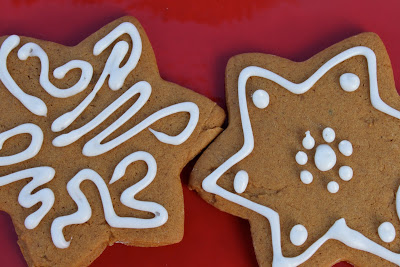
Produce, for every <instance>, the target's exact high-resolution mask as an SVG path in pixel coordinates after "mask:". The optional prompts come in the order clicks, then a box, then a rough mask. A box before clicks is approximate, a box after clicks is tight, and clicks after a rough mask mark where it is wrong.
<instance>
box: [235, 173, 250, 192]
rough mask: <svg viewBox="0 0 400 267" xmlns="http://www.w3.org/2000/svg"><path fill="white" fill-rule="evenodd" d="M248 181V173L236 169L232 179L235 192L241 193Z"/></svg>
mask: <svg viewBox="0 0 400 267" xmlns="http://www.w3.org/2000/svg"><path fill="white" fill-rule="evenodd" d="M248 183H249V174H248V173H247V172H246V171H244V170H241V171H238V172H237V173H236V175H235V179H234V180H233V188H234V189H235V191H236V193H238V194H241V193H243V192H244V190H246V187H247V184H248Z"/></svg>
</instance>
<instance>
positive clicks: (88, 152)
mask: <svg viewBox="0 0 400 267" xmlns="http://www.w3.org/2000/svg"><path fill="white" fill-rule="evenodd" d="M138 93H140V96H139V98H138V100H137V101H136V102H135V103H134V104H133V105H132V106H131V107H130V108H129V109H128V110H127V111H126V112H125V113H124V114H123V115H122V116H121V117H119V118H118V119H117V120H116V121H115V122H113V123H112V124H111V125H110V126H108V127H107V128H106V129H105V130H103V131H102V132H101V133H99V134H98V135H97V136H95V137H94V138H92V139H91V140H89V141H88V142H87V143H86V144H85V146H84V147H83V154H84V155H85V156H97V155H100V154H103V153H105V152H107V151H110V150H111V149H113V148H115V147H117V146H119V145H120V144H122V143H123V142H125V141H127V140H128V139H130V138H132V137H133V136H135V135H136V134H138V133H139V132H141V131H143V130H144V129H146V128H147V127H149V126H150V125H151V124H153V123H154V122H156V121H158V120H160V119H162V118H165V117H167V116H169V115H172V114H175V113H179V112H188V113H189V114H190V119H189V122H188V124H187V126H186V128H185V129H184V130H183V131H182V132H181V133H180V134H178V135H176V136H169V135H167V134H164V133H161V132H158V131H155V130H153V129H149V130H150V131H151V132H152V133H153V134H154V136H155V137H156V138H157V139H158V140H159V141H161V142H163V143H166V144H172V145H180V144H182V143H183V142H185V141H186V140H187V139H188V138H189V137H190V135H191V134H192V132H193V131H194V129H195V128H196V125H197V123H198V120H199V108H198V106H197V105H196V104H194V103H192V102H183V103H179V104H175V105H172V106H169V107H166V108H164V109H161V110H159V111H157V112H155V113H153V114H152V115H150V116H149V117H147V118H146V119H144V120H143V121H142V122H140V123H139V124H137V125H135V126H134V127H132V128H131V129H130V130H128V131H127V132H125V133H123V134H121V135H120V136H118V137H116V138H114V139H113V140H110V141H108V142H106V143H103V144H102V143H101V142H103V140H104V139H106V138H107V137H108V136H109V135H110V134H112V133H113V132H114V131H116V130H117V129H118V128H119V127H121V126H122V125H123V124H124V123H125V122H127V121H128V120H129V119H130V118H132V117H133V116H134V115H135V114H136V113H137V112H138V111H139V110H140V109H141V108H142V107H143V106H144V105H145V104H146V102H147V100H148V99H149V96H150V94H151V86H150V84H149V83H147V82H144V81H142V82H138V83H136V84H135V85H133V86H132V87H131V88H129V90H127V91H126V92H125V93H124V94H122V95H121V96H120V97H119V98H118V99H117V100H115V101H114V102H113V103H111V104H110V105H109V106H108V107H107V108H106V109H104V110H103V111H102V112H101V113H100V114H98V115H97V116H96V117H95V118H94V119H92V120H91V121H90V122H88V123H86V124H85V125H83V126H82V127H80V128H78V129H75V130H73V131H71V132H69V133H66V134H62V135H60V136H57V137H56V138H55V139H54V140H53V145H54V146H57V147H62V146H67V145H69V144H72V143H73V142H75V141H77V140H78V139H79V138H81V137H82V136H83V135H85V134H87V133H88V132H90V131H91V130H93V129H94V128H96V127H97V126H99V125H100V124H101V123H102V122H103V121H105V120H106V119H107V118H108V117H109V116H110V115H111V114H113V112H114V111H115V110H117V109H118V108H119V107H120V106H122V105H123V104H124V103H125V102H126V101H128V100H129V99H131V98H132V97H133V96H134V95H136V94H138Z"/></svg>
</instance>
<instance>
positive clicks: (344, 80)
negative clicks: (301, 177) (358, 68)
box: [339, 73, 360, 92]
mask: <svg viewBox="0 0 400 267" xmlns="http://www.w3.org/2000/svg"><path fill="white" fill-rule="evenodd" d="M339 81H340V86H341V87H342V89H343V90H345V91H346V92H353V91H355V90H357V89H358V87H359V86H360V78H358V76H357V75H355V74H354V73H345V74H342V75H341V76H340V79H339Z"/></svg>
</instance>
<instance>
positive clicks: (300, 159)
mask: <svg viewBox="0 0 400 267" xmlns="http://www.w3.org/2000/svg"><path fill="white" fill-rule="evenodd" d="M307 160H308V157H307V154H306V153H304V152H303V151H299V152H297V154H296V162H297V164H299V165H305V164H306V163H307Z"/></svg>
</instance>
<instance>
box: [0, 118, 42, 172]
mask: <svg viewBox="0 0 400 267" xmlns="http://www.w3.org/2000/svg"><path fill="white" fill-rule="evenodd" d="M24 133H27V134H30V135H31V136H32V140H31V143H30V145H29V147H28V148H27V149H25V150H24V151H22V152H20V153H17V154H15V155H11V156H4V157H0V166H7V165H12V164H16V163H20V162H23V161H25V160H28V159H31V158H33V157H34V156H36V155H37V153H39V151H40V149H41V148H42V144H43V132H42V129H40V127H39V126H37V125H35V124H33V123H25V124H21V125H19V126H17V127H15V128H12V129H10V130H8V131H5V132H2V133H0V150H1V149H2V147H3V144H4V142H5V141H6V140H8V139H9V138H11V137H14V136H16V135H18V134H24Z"/></svg>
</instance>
